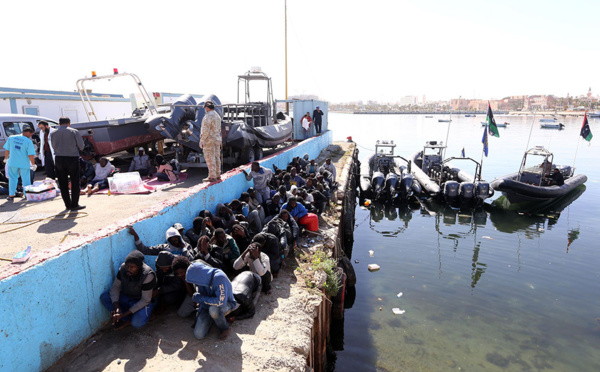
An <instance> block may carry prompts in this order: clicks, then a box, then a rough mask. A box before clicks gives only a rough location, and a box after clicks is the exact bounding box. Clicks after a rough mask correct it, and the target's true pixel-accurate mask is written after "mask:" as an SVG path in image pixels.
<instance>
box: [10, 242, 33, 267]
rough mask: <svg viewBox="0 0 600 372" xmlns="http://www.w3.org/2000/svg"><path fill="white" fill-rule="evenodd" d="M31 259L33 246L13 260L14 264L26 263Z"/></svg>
mask: <svg viewBox="0 0 600 372" xmlns="http://www.w3.org/2000/svg"><path fill="white" fill-rule="evenodd" d="M29 257H31V246H29V245H28V246H27V249H25V250H22V251H21V252H19V253H17V254H15V256H14V257H13V259H12V263H24V262H27V260H28V259H29Z"/></svg>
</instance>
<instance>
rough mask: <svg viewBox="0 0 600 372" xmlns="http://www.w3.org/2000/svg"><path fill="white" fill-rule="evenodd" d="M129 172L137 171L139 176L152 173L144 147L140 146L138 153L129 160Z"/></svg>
mask: <svg viewBox="0 0 600 372" xmlns="http://www.w3.org/2000/svg"><path fill="white" fill-rule="evenodd" d="M129 172H138V173H139V174H140V176H142V177H143V176H148V175H149V174H150V173H152V163H151V162H150V156H148V155H146V154H145V151H144V148H143V147H140V148H139V149H138V153H137V155H136V156H134V157H133V159H132V160H131V165H130V166H129Z"/></svg>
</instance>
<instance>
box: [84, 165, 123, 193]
mask: <svg viewBox="0 0 600 372" xmlns="http://www.w3.org/2000/svg"><path fill="white" fill-rule="evenodd" d="M114 171H115V166H114V165H112V164H111V163H110V161H108V159H107V158H100V160H99V161H98V162H97V163H96V164H95V165H94V174H95V175H94V178H93V179H92V181H91V182H90V183H88V184H87V190H86V194H88V195H92V194H93V193H95V192H98V191H100V190H103V189H108V177H110V176H111V174H112V173H113V172H114ZM82 185H83V184H82Z"/></svg>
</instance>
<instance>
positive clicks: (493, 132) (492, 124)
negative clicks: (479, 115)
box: [486, 102, 500, 138]
mask: <svg viewBox="0 0 600 372" xmlns="http://www.w3.org/2000/svg"><path fill="white" fill-rule="evenodd" d="M486 120H487V124H488V125H487V127H488V131H489V133H490V136H493V137H498V138H500V132H498V126H497V125H496V119H494V114H493V113H492V106H490V103H489V102H488V112H487V119H486Z"/></svg>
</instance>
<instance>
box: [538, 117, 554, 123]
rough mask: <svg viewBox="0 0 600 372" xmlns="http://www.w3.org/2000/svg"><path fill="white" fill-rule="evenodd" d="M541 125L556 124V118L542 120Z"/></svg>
mask: <svg viewBox="0 0 600 372" xmlns="http://www.w3.org/2000/svg"><path fill="white" fill-rule="evenodd" d="M540 123H556V118H550V119H540Z"/></svg>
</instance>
